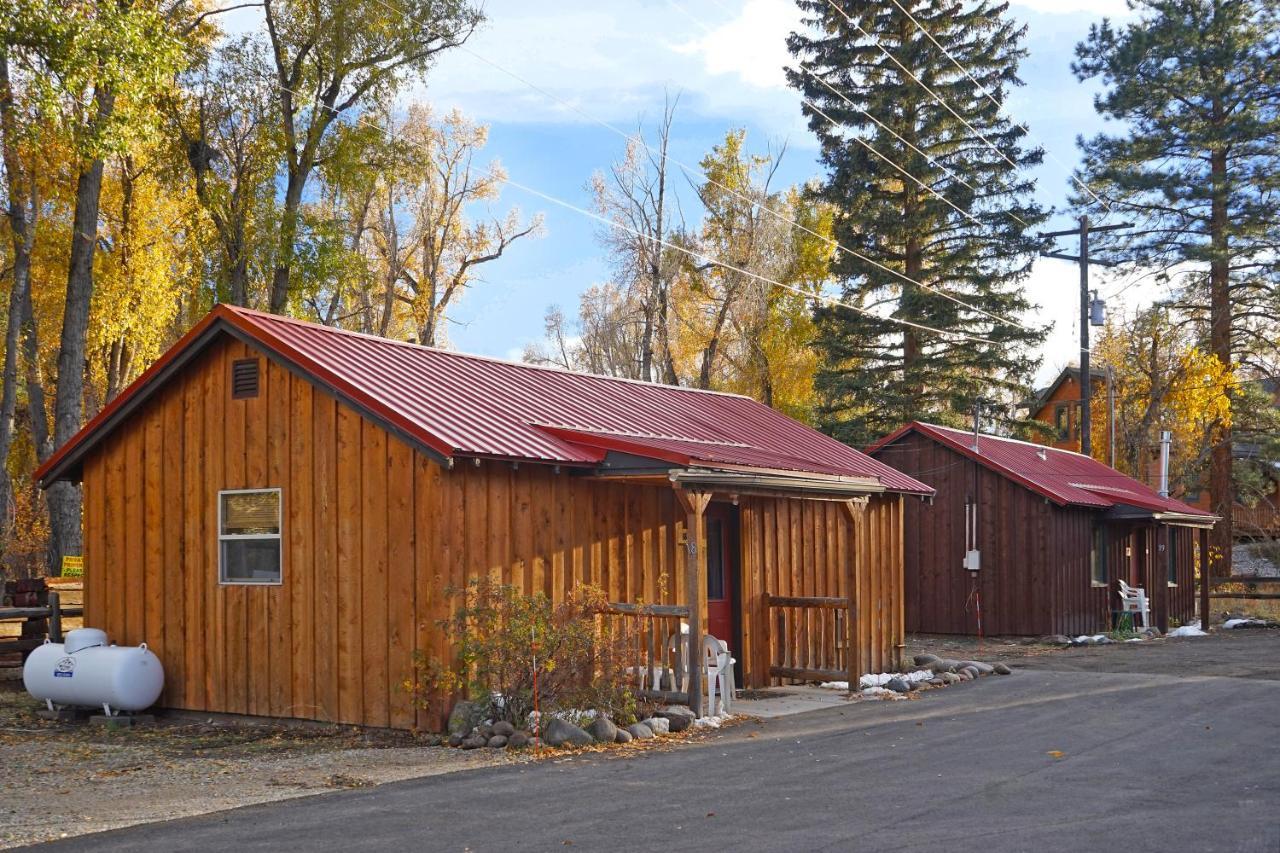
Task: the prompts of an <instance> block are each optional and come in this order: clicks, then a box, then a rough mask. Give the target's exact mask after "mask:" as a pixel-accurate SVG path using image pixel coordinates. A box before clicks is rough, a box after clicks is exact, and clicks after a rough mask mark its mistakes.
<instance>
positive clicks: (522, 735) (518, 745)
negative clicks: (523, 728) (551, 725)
mask: <svg viewBox="0 0 1280 853" xmlns="http://www.w3.org/2000/svg"><path fill="white" fill-rule="evenodd" d="M528 745H529V733H528V732H520V731H517V732H512V733H511V736H510V737H508V738H507V749H523V748H524V747H526V746H528Z"/></svg>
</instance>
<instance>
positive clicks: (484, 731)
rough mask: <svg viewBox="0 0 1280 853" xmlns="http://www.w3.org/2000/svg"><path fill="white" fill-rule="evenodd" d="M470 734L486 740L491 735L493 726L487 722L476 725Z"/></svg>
mask: <svg viewBox="0 0 1280 853" xmlns="http://www.w3.org/2000/svg"><path fill="white" fill-rule="evenodd" d="M472 734H474V735H476V736H477V737H482V738H484V739H485V740H486V741H487V740H489V738H491V737H493V726H490V725H488V724H485V725H481V726H476V728H475V731H474V732H473V733H472Z"/></svg>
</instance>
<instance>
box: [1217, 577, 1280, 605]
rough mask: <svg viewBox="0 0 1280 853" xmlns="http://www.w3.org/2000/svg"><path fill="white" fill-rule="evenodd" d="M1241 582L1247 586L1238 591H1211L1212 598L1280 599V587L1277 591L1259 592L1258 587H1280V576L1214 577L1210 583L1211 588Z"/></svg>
mask: <svg viewBox="0 0 1280 853" xmlns="http://www.w3.org/2000/svg"><path fill="white" fill-rule="evenodd" d="M1228 584H1230V585H1233V586H1234V585H1236V584H1240V585H1242V586H1244V587H1245V589H1244V590H1243V591H1240V592H1236V591H1235V590H1229V591H1227V592H1210V593H1209V597H1210V598H1242V599H1246V600H1252V601H1258V600H1271V599H1280V589H1277V591H1276V592H1258V591H1257V590H1258V587H1260V586H1261V587H1268V586H1272V587H1280V578H1214V579H1213V580H1212V581H1211V582H1210V584H1209V587H1210V589H1211V590H1212V589H1217V588H1218V587H1222V586H1227V585H1228Z"/></svg>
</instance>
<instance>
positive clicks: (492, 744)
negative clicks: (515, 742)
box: [485, 735, 510, 749]
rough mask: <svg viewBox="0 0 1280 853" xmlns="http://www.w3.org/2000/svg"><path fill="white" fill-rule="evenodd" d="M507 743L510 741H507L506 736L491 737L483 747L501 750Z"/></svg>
mask: <svg viewBox="0 0 1280 853" xmlns="http://www.w3.org/2000/svg"><path fill="white" fill-rule="evenodd" d="M509 742H510V741H509V740H508V738H507V736H506V735H494V736H493V737H491V738H489V742H488V743H487V744H485V746H487V747H489V748H490V749H502V748H503V747H505V746H506V745H507V744H508V743H509Z"/></svg>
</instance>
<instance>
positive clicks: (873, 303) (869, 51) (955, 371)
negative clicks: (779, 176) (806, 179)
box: [788, 0, 1045, 445]
mask: <svg viewBox="0 0 1280 853" xmlns="http://www.w3.org/2000/svg"><path fill="white" fill-rule="evenodd" d="M798 2H799V5H800V7H801V8H802V10H804V12H805V13H806V18H805V24H806V26H807V27H808V28H809V29H808V30H807V31H805V32H800V33H793V34H792V35H791V37H790V38H789V39H788V46H789V48H790V50H791V53H792V54H793V55H794V56H795V58H796V60H797V62H798V67H795V68H792V69H788V76H789V79H790V82H791V84H792V85H793V86H794V87H795V88H797V89H798V90H799V91H800V92H801V93H802V94H803V96H804V99H805V100H806V101H807V102H808V103H807V104H805V106H804V112H805V115H806V116H807V117H808V119H809V126H810V127H811V128H812V129H813V131H814V132H815V133H816V134H817V135H818V138H819V140H820V142H821V146H822V161H823V163H824V165H825V166H826V168H827V176H826V180H825V182H824V183H823V184H822V186H821V187H820V188H819V189H818V191H817V192H818V194H819V195H820V197H821V199H822V201H824V202H826V203H827V204H829V205H830V206H831V207H832V208H833V209H834V210H835V223H834V227H835V239H836V240H837V241H838V242H839V243H840V244H841V245H842V246H845V247H847V248H848V249H850V250H853V251H856V252H858V253H859V254H861V255H864V256H866V258H869V259H871V260H872V261H874V262H875V263H871V262H869V261H868V260H864V259H861V258H858V257H856V256H854V255H852V254H851V253H849V252H844V251H841V252H837V254H836V255H835V258H834V262H833V267H832V270H833V274H834V275H835V276H836V277H838V278H839V279H840V281H841V285H842V291H843V299H844V301H846V302H851V303H853V304H856V305H858V306H861V307H863V308H865V309H867V310H868V311H871V312H874V313H878V314H882V315H889V316H892V317H895V318H898V319H900V320H904V321H909V322H912V323H917V324H920V325H924V326H931V327H934V328H936V329H944V330H948V331H951V332H955V333H960V334H963V335H967V336H970V337H971V339H965V338H962V337H959V335H939V334H936V333H934V332H929V331H925V330H922V329H919V328H913V327H908V326H903V325H901V324H897V323H893V322H890V321H887V320H881V319H878V318H877V317H874V316H867V315H865V314H859V313H857V312H854V311H852V310H850V309H848V308H843V307H840V306H828V307H825V308H823V309H820V310H819V311H818V312H817V317H816V320H817V324H818V344H819V348H820V356H821V361H822V365H821V367H820V370H819V373H818V376H817V378H816V387H817V391H818V395H819V400H820V411H819V420H820V424H821V426H822V428H823V429H825V430H826V431H827V432H829V433H830V434H832V435H834V436H836V437H837V438H839V439H841V440H842V441H845V442H848V443H850V444H855V445H860V444H864V443H866V442H868V441H870V440H873V439H875V438H877V437H878V436H880V435H883V434H884V433H886V432H888V431H889V430H892V429H894V428H896V427H897V426H900V425H901V424H902V423H904V422H905V421H908V420H912V419H928V420H933V421H940V422H942V423H948V424H957V425H960V424H966V423H968V422H969V412H970V411H971V409H972V406H973V403H974V401H975V400H976V399H978V398H986V399H989V400H994V401H997V402H998V403H1000V404H1001V405H1002V407H1003V409H1004V417H1005V418H1010V417H1011V416H1012V409H1013V404H1014V403H1015V402H1016V400H1017V399H1018V398H1019V397H1020V396H1021V394H1022V393H1023V392H1024V390H1025V389H1026V387H1027V383H1028V381H1029V380H1030V377H1031V373H1032V371H1033V370H1034V368H1035V361H1034V358H1033V355H1032V353H1031V351H1030V350H1031V346H1032V345H1033V344H1035V343H1037V342H1039V341H1040V340H1042V339H1043V332H1039V331H1030V330H1028V329H1027V328H1026V327H1025V323H1022V325H1021V326H1020V325H1019V324H1016V323H1010V322H1007V320H1006V319H996V317H999V318H1008V319H1013V320H1019V322H1022V321H1020V317H1021V316H1022V315H1024V314H1025V313H1026V311H1027V310H1028V309H1029V308H1030V307H1031V306H1030V305H1029V304H1028V302H1027V299H1026V297H1025V295H1024V292H1023V289H1022V287H1021V282H1022V280H1023V279H1024V278H1025V276H1026V275H1027V273H1028V272H1029V270H1030V268H1031V262H1032V259H1033V257H1034V255H1035V251H1036V249H1037V248H1038V244H1037V242H1036V240H1035V238H1034V236H1033V231H1034V229H1035V227H1036V226H1037V225H1039V224H1040V223H1041V222H1043V220H1044V218H1045V214H1044V213H1043V211H1041V210H1040V208H1038V207H1037V206H1036V205H1035V203H1034V202H1033V201H1032V200H1031V192H1032V188H1033V182H1032V180H1031V179H1030V178H1029V177H1028V176H1027V175H1026V170H1027V169H1028V168H1029V167H1031V166H1034V165H1036V164H1037V163H1039V162H1040V159H1041V156H1042V152H1041V151H1040V150H1038V149H1027V148H1025V147H1023V145H1022V138H1023V136H1024V135H1025V133H1026V130H1025V128H1023V127H1020V126H1017V125H1014V124H1012V123H1011V122H1010V121H1009V120H1008V119H1007V118H1006V117H1005V116H1004V115H1003V111H1002V110H1001V108H1000V103H1002V102H1003V98H1004V94H1005V90H1006V89H1007V88H1008V87H1010V86H1014V85H1019V84H1020V81H1019V80H1018V77H1017V65H1018V61H1019V59H1021V58H1022V57H1023V56H1024V55H1025V51H1024V50H1023V49H1022V48H1021V47H1020V42H1021V40H1022V38H1023V35H1024V31H1025V28H1023V27H1019V26H1016V25H1015V24H1014V23H1012V22H1011V21H1009V20H1007V19H1006V17H1005V11H1006V9H1007V6H1008V4H1006V3H1001V4H995V5H993V4H991V3H988V2H985V0H983V2H979V3H977V4H973V5H966V6H961V4H958V3H955V2H953V0H900V2H901V8H899V7H898V5H896V4H893V3H883V2H876V1H875V0H842V3H841V4H840V7H839V8H837V7H836V6H834V5H833V4H832V3H830V2H828V0H798ZM904 9H905V10H907V11H908V12H909V13H910V16H908V14H905V13H904V12H903V10H904ZM913 19H914V21H913ZM917 23H918V25H919V26H917ZM922 30H923V31H922ZM926 33H927V34H926ZM882 47H883V50H882ZM944 49H945V50H944ZM948 53H950V55H951V57H954V59H955V62H956V63H959V65H960V66H962V67H963V68H964V69H965V70H966V71H967V72H968V74H971V75H972V76H973V78H975V79H976V80H978V81H979V82H980V83H981V84H982V87H983V88H984V89H985V90H986V91H987V92H988V93H990V97H988V96H987V95H984V94H983V93H982V92H981V91H979V89H978V87H977V86H975V84H974V83H973V81H972V80H971V79H969V76H967V75H966V74H965V73H963V72H962V71H961V70H960V68H958V67H957V65H956V64H955V63H953V62H952V59H951V58H949V57H948V55H947V54H948ZM913 76H914V78H917V79H918V81H919V82H917V79H913ZM922 84H923V85H922ZM926 86H927V87H928V89H926V88H925V87H926ZM929 90H932V92H933V93H936V95H937V98H935V97H934V95H932V94H930V91H929ZM940 101H941V103H940ZM815 107H816V109H815ZM953 111H954V112H953ZM960 117H962V118H963V121H962V120H961V118H960ZM859 139H860V140H862V142H859V141H858V140H859ZM988 142H989V143H990V145H988V144H987V143H988ZM869 148H873V149H874V150H875V152H876V153H873V152H872V151H871V150H869ZM993 148H994V149H995V150H993ZM881 155H882V156H881ZM889 161H892V163H891V162H889ZM893 164H897V166H895V165H893ZM898 166H900V167H901V169H902V170H905V172H907V173H909V174H910V175H911V176H914V177H915V178H917V179H919V181H920V182H921V183H922V184H924V185H925V186H927V187H929V188H930V189H932V190H933V191H934V192H935V193H937V195H934V194H933V193H931V192H930V191H929V190H927V189H925V188H923V187H922V186H920V185H919V184H917V183H916V182H915V181H913V180H911V179H910V178H908V177H906V176H904V174H903V171H900V170H899V168H898ZM944 199H945V201H944ZM876 264H880V265H882V266H881V267H878V266H876ZM895 273H896V274H895ZM903 276H905V277H907V278H910V279H913V280H915V281H917V282H920V283H922V284H924V285H927V286H928V287H929V288H933V290H929V289H926V288H924V287H919V286H917V285H915V284H911V283H908V282H907V281H905V280H904V278H903ZM941 294H947V295H949V296H952V297H954V298H955V299H957V300H961V301H963V302H965V303H968V304H969V305H972V306H976V307H977V308H979V309H981V311H975V310H973V309H972V308H968V307H965V306H963V305H960V304H958V303H957V302H956V301H953V300H952V299H948V298H947V296H944V295H941ZM984 312H985V313H984ZM992 315H995V317H993V316H992ZM977 338H980V339H983V340H974V339H977Z"/></svg>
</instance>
